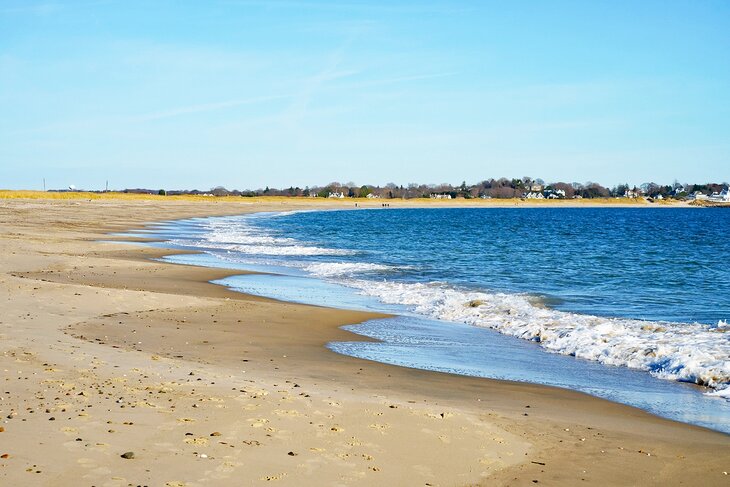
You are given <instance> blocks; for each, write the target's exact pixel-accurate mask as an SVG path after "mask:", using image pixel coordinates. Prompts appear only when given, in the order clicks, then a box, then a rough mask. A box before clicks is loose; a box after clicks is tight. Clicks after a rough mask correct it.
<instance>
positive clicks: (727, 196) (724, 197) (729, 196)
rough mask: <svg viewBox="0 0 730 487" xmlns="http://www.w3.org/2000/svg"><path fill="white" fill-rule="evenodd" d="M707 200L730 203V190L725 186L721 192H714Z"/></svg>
mask: <svg viewBox="0 0 730 487" xmlns="http://www.w3.org/2000/svg"><path fill="white" fill-rule="evenodd" d="M707 200H708V201H713V202H715V203H730V191H729V190H728V189H727V188H725V189H723V190H722V191H721V192H719V193H717V192H715V193H712V194H711V195H710V196H708V197H707Z"/></svg>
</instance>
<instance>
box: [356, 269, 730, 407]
mask: <svg viewBox="0 0 730 487" xmlns="http://www.w3.org/2000/svg"><path fill="white" fill-rule="evenodd" d="M347 284H348V285H350V286H352V287H355V288H358V289H359V290H360V292H361V293H363V294H366V295H369V296H373V297H376V298H378V299H380V300H381V301H383V302H384V303H388V304H400V305H405V306H407V307H409V308H410V309H411V310H412V311H414V312H416V313H418V314H422V315H426V316H430V317H432V318H436V319H440V320H446V321H456V322H463V323H467V324H470V325H474V326H481V327H486V328H491V329H493V330H496V331H499V332H500V333H503V334H506V335H512V336H515V337H519V338H522V339H526V340H531V341H535V342H538V343H539V344H540V345H541V346H543V347H545V348H546V349H547V350H549V351H552V352H556V353H561V354H565V355H571V356H574V357H578V358H582V359H587V360H594V361H597V362H600V363H603V364H607V365H616V366H625V367H630V368H634V369H641V370H646V371H649V372H650V373H651V374H652V375H654V376H655V377H658V378H662V379H670V380H678V381H683V382H691V383H695V384H699V385H703V386H707V387H711V388H714V389H716V391H714V392H712V393H711V394H713V395H717V396H720V397H725V398H728V399H730V360H728V357H730V327H728V324H727V323H726V322H723V321H721V322H719V323H718V324H716V325H704V324H699V323H694V324H679V323H666V322H650V321H641V320H631V319H622V318H605V317H599V316H590V315H580V314H575V313H569V312H564V311H558V310H554V309H549V308H545V307H541V306H539V305H537V304H536V303H534V300H532V299H531V298H530V297H528V296H525V295H517V294H503V293H493V294H490V293H484V292H473V291H465V290H459V289H455V288H452V287H449V286H446V285H444V284H442V283H431V284H422V283H398V282H391V281H381V282H374V281H365V280H351V281H348V282H347Z"/></svg>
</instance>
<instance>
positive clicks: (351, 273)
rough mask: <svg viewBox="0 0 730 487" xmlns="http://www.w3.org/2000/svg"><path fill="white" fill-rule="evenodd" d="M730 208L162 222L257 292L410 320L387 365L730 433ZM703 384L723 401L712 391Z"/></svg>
mask: <svg viewBox="0 0 730 487" xmlns="http://www.w3.org/2000/svg"><path fill="white" fill-rule="evenodd" d="M728 230H730V211H727V210H724V209H695V208H686V209H680V208H665V209H661V208H595V209H590V208H574V209H571V208H530V209H525V208H519V209H515V208H458V209H457V208H453V209H374V210H354V211H316V212H292V213H278V214H254V215H243V216H236V217H221V218H209V219H191V220H186V221H182V222H171V223H168V224H161V225H159V226H158V227H156V228H152V229H150V230H149V231H148V232H145V233H143V234H142V235H141V236H157V237H159V238H162V239H164V240H166V243H164V244H163V245H165V246H170V247H177V248H194V249H198V250H200V251H201V254H193V255H178V256H173V257H169V258H167V259H168V260H171V261H174V262H180V263H190V264H196V265H209V266H216V267H230V268H238V269H249V270H256V271H260V272H266V273H269V274H265V275H245V276H234V277H231V278H228V279H225V280H223V281H221V284H225V285H228V286H231V287H232V288H234V289H238V290H240V291H242V292H248V293H253V294H259V295H264V296H269V297H274V298H278V299H283V300H291V301H297V302H304V303H312V304H320V305H328V306H335V307H344V308H356V309H368V310H379V311H387V312H391V313H394V314H397V315H398V316H397V317H396V318H393V319H388V320H377V321H373V322H368V323H365V324H362V325H356V326H354V327H350V329H351V330H352V331H353V332H355V333H360V334H363V335H368V336H372V337H376V338H380V339H381V340H382V342H380V343H378V342H375V343H373V342H348V343H333V344H330V348H331V349H333V350H335V351H337V352H340V353H346V354H350V355H354V356H358V357H362V358H367V359H371V360H379V361H383V362H388V363H394V364H398V365H403V366H409V367H418V368H424V369H431V370H441V371H447V372H453V373H461V374H466V375H475V376H484V377H494V378H500V379H511V380H522V381H530V382H537V383H543V384H550V385H556V386H560V387H567V388H572V389H577V390H582V391H584V392H588V393H591V394H594V395H598V396H601V397H605V398H608V399H612V400H615V401H619V402H624V403H627V404H631V405H635V406H638V407H642V408H644V409H646V410H649V411H651V412H653V413H656V414H659V415H663V416H667V417H670V418H674V419H678V420H681V421H686V422H690V423H695V424H700V425H704V426H708V427H711V428H714V429H718V430H721V431H725V432H730V401H728V400H727V398H729V397H730V387H728V385H729V384H730V327H728V325H727V321H728V320H730V274H728V270H729V269H728V263H730V238H728ZM695 384H700V385H703V386H708V387H698V386H697V385H695Z"/></svg>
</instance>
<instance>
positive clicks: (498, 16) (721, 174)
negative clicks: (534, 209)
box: [0, 0, 730, 189]
mask: <svg viewBox="0 0 730 487" xmlns="http://www.w3.org/2000/svg"><path fill="white" fill-rule="evenodd" d="M729 173H730V2H726V1H656V2H654V1H648V0H647V1H641V2H635V1H627V2H621V1H595V2H593V1H591V2H586V1H551V2H542V1H525V2H520V1H515V2H496V1H495V2H487V1H483V2H476V1H475V2H460V1H449V2H440V1H433V2H431V1H428V0H423V1H421V2H394V1H383V2H380V1H357V0H350V1H348V0H344V1H341V2H329V1H324V0H312V1H301V2H300V1H294V0H291V1H276V0H272V1H245V0H241V1H236V0H230V1H209V2H197V1H192V0H191V1H174V2H173V1H164V0H158V1H143V2H135V1H129V0H128V1H114V0H109V1H103V0H102V1H83V0H79V1H41V2H34V1H30V0H18V1H15V0H0V188H36V189H38V188H41V187H42V178H43V177H45V178H46V180H47V184H48V187H53V188H58V187H65V186H67V185H69V184H75V185H76V186H78V187H84V188H88V189H99V188H103V187H104V184H105V181H106V180H109V185H110V187H111V188H125V187H150V188H168V189H171V188H194V187H195V188H199V189H208V188H210V187H213V186H216V185H224V186H226V187H228V188H239V189H244V188H251V189H253V188H258V187H264V186H267V185H269V186H272V187H288V186H290V185H294V186H297V185H298V186H302V187H304V186H306V185H310V186H311V185H316V184H326V183H329V182H331V181H340V182H343V183H345V182H349V181H354V182H355V183H357V184H366V183H368V184H385V183H388V182H395V183H398V184H408V183H411V182H418V183H442V182H450V183H460V182H461V181H462V180H467V181H468V182H477V181H479V180H482V179H486V178H489V177H501V176H506V177H522V176H532V177H541V178H543V179H545V180H548V181H557V180H563V181H568V182H572V181H579V182H586V181H597V182H601V183H603V184H606V185H614V184H617V183H621V182H628V183H632V184H639V183H642V182H646V181H650V180H653V181H656V182H659V183H671V182H672V181H674V179H678V180H680V181H682V182H706V181H710V180H712V181H723V180H729V179H730V174H729Z"/></svg>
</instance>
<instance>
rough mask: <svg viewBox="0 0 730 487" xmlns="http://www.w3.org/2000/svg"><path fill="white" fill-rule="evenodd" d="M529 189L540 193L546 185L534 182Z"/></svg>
mask: <svg viewBox="0 0 730 487" xmlns="http://www.w3.org/2000/svg"><path fill="white" fill-rule="evenodd" d="M528 189H529V190H530V191H532V192H534V193H540V192H542V190H543V189H544V187H543V185H542V184H533V185H532V186H530V187H529V188H528Z"/></svg>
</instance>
